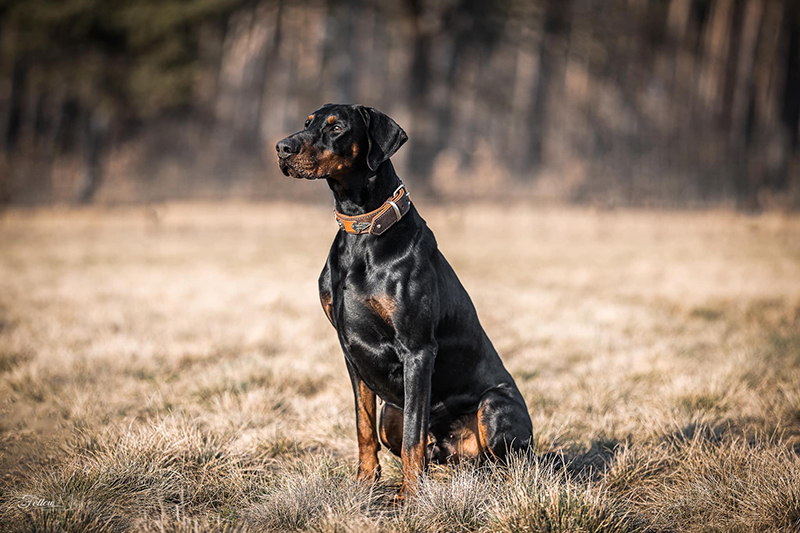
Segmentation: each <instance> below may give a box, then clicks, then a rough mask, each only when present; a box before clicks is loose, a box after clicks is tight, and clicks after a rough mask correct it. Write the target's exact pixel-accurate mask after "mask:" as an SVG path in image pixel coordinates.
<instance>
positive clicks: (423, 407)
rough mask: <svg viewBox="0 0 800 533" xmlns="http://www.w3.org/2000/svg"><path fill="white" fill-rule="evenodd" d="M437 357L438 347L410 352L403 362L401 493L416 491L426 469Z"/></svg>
mask: <svg viewBox="0 0 800 533" xmlns="http://www.w3.org/2000/svg"><path fill="white" fill-rule="evenodd" d="M435 357H436V351H435V350H434V349H426V350H419V351H415V352H412V353H409V354H408V357H407V358H406V361H405V362H404V365H403V388H404V395H405V398H404V405H403V447H402V452H401V455H402V461H403V485H402V487H401V488H400V497H401V498H402V497H404V496H405V495H406V494H414V493H416V490H417V483H418V482H419V476H420V475H421V474H422V472H423V471H424V470H425V458H426V457H427V453H426V451H427V447H428V426H429V422H430V411H431V375H432V374H433V362H434V358H435Z"/></svg>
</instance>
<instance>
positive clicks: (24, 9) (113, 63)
mask: <svg viewBox="0 0 800 533" xmlns="http://www.w3.org/2000/svg"><path fill="white" fill-rule="evenodd" d="M326 102H358V103H363V104H366V105H371V106H375V107H377V108H379V109H381V110H383V111H385V112H386V113H388V114H390V115H391V116H392V117H394V118H395V119H396V120H397V121H398V122H399V123H400V124H401V125H402V126H403V127H404V128H405V129H406V130H407V131H408V133H409V136H410V141H409V143H408V145H407V146H406V147H404V148H403V150H401V151H400V152H399V153H398V155H397V156H396V160H397V166H398V170H399V172H400V174H401V176H403V177H404V179H406V181H407V182H408V183H409V184H410V186H411V188H412V190H414V191H415V192H419V193H423V194H429V195H431V196H434V197H438V198H440V199H443V200H448V199H459V198H474V197H477V196H481V197H484V198H485V197H490V198H495V199H500V198H504V197H509V196H511V195H514V196H519V195H522V196H521V197H525V195H529V198H531V199H538V200H542V201H557V202H580V203H597V204H599V205H603V206H616V205H633V206H648V207H653V206H657V207H684V206H685V207H702V206H719V205H728V206H730V205H736V206H737V207H738V208H740V209H743V210H760V209H765V208H766V209H769V208H780V209H797V208H798V207H800V2H798V1H796V0H607V1H606V0H528V1H521V0H386V1H378V0H291V1H290V0H246V1H245V0H115V1H113V2H109V1H107V0H61V1H55V0H0V203H14V204H32V203H63V202H75V203H86V202H98V203H123V202H151V201H161V200H165V199H171V198H228V197H238V198H284V197H288V198H298V197H305V198H310V199H314V198H318V199H325V198H327V197H328V192H327V187H309V186H308V184H298V183H293V182H292V181H291V180H289V179H287V178H284V177H283V176H281V175H280V174H279V172H278V170H277V166H276V164H275V156H274V152H273V150H274V148H273V147H274V144H275V142H276V141H277V140H278V139H280V138H282V137H283V136H285V135H286V134H288V133H291V132H294V131H297V130H298V129H300V128H301V127H302V124H303V120H304V117H305V116H306V115H307V114H308V113H309V112H311V111H313V110H314V109H316V108H317V107H319V106H320V105H322V104H324V103H326Z"/></svg>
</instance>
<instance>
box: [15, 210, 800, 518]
mask: <svg viewBox="0 0 800 533" xmlns="http://www.w3.org/2000/svg"><path fill="white" fill-rule="evenodd" d="M420 209H421V210H422V214H423V216H425V217H426V218H427V220H428V223H429V225H430V226H431V227H432V228H433V230H434V232H435V233H436V236H437V239H438V242H439V246H440V248H441V249H442V251H443V252H444V254H445V256H446V257H447V258H448V259H449V260H450V262H451V264H452V265H453V267H454V268H455V270H456V272H457V273H458V274H459V276H460V278H461V280H462V282H463V284H464V285H465V287H466V289H467V290H468V291H469V293H470V295H471V296H472V298H473V301H474V303H475V305H476V307H477V309H478V314H479V316H480V318H481V320H482V322H483V325H484V328H485V329H486V331H487V332H488V334H489V336H490V338H491V339H492V340H493V342H494V343H495V346H496V347H497V349H498V351H499V352H500V354H501V356H502V357H503V359H504V361H505V363H506V365H507V367H508V368H509V369H510V370H511V372H512V374H513V375H514V377H515V379H516V380H517V384H518V385H519V387H520V390H521V391H522V393H523V395H524V397H525V399H526V401H527V403H528V407H529V409H530V412H531V417H532V419H533V424H534V432H535V450H536V452H537V453H538V454H539V456H540V458H539V460H535V461H534V460H531V459H526V458H518V459H515V460H514V461H513V462H512V464H511V465H510V466H509V467H507V468H500V467H497V466H493V465H483V466H475V465H470V464H466V465H460V466H455V467H436V468H434V469H433V470H432V471H431V473H430V476H429V478H428V479H427V480H426V481H425V482H424V484H423V485H422V488H421V492H420V495H419V496H418V497H417V498H416V499H411V500H410V501H408V502H407V503H406V504H405V505H397V504H395V503H394V501H393V498H392V496H393V494H394V492H395V491H396V489H397V487H398V486H399V482H400V470H399V463H398V461H397V460H396V459H394V458H393V457H392V456H391V455H390V454H388V452H386V451H382V452H381V462H382V464H383V479H382V480H381V481H380V482H379V483H378V484H377V485H375V486H364V485H359V484H357V483H356V482H355V481H354V479H353V478H354V473H355V466H356V465H355V457H356V440H355V423H354V412H353V410H354V408H353V400H352V393H351V389H350V384H349V381H348V378H347V372H346V370H345V365H344V361H343V358H342V354H341V351H340V349H339V346H338V343H337V340H336V336H335V334H334V331H333V329H332V328H331V326H330V324H329V323H328V321H327V319H326V318H325V315H324V314H323V311H322V309H321V306H320V303H319V299H318V295H317V291H316V287H317V285H316V282H317V276H318V274H319V271H320V269H321V267H322V265H323V263H324V261H325V257H326V255H327V252H328V249H329V246H330V242H331V239H332V238H333V235H334V233H335V232H336V225H335V223H334V221H333V216H332V214H331V210H330V206H327V205H321V206H315V205H304V204H284V203H266V204H190V205H187V204H168V205H158V206H147V207H143V206H139V207H117V208H99V207H98V208H87V209H80V210H73V209H66V208H64V209H58V208H51V209H33V210H24V209H12V210H9V211H6V212H5V213H3V214H2V215H0V216H1V217H2V218H0V372H1V374H0V431H1V432H0V476H2V479H0V524H2V526H1V527H0V529H4V530H9V531H91V530H97V531H104V530H115V531H117V530H119V531H122V530H129V531H203V530H230V531H245V530H247V531H264V530H278V531H282V530H314V531H371V530H385V531H394V530H402V531H426V530H431V531H472V530H481V531H495V530H498V531H509V532H510V531H576V530H577V531H752V530H758V531H774V530H788V529H793V528H794V529H797V528H799V527H800V456H799V455H798V452H800V218H798V217H790V216H787V215H781V214H770V215H762V216H746V215H739V214H735V213H731V212H725V211H716V212H646V211H617V212H608V211H593V210H589V209H577V208H540V207H529V206H523V205H519V206H510V207H507V206H506V207H502V206H492V205H480V204H470V205H457V206H438V205H426V204H425V203H424V202H420ZM564 465H566V466H564Z"/></svg>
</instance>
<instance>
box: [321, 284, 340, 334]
mask: <svg viewBox="0 0 800 533" xmlns="http://www.w3.org/2000/svg"><path fill="white" fill-rule="evenodd" d="M319 301H320V302H322V310H323V311H325V315H326V316H327V317H328V321H329V322H330V323H331V325H332V326H333V327H336V326H335V325H334V324H333V297H331V293H329V292H322V293H320V295H319Z"/></svg>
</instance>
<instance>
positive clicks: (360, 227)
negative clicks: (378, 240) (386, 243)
mask: <svg viewBox="0 0 800 533" xmlns="http://www.w3.org/2000/svg"><path fill="white" fill-rule="evenodd" d="M409 196H410V195H409V194H408V191H406V186H405V185H403V182H400V186H399V187H397V189H395V191H394V193H393V194H392V197H391V198H389V199H388V200H386V201H385V202H383V205H381V206H380V207H379V208H378V209H376V210H374V211H370V212H369V213H364V214H363V215H355V216H350V215H343V214H342V213H340V212H338V211H337V210H336V209H334V210H333V216H334V217H336V222H338V223H339V229H342V230H344V231H346V232H347V233H352V234H354V235H365V234H371V235H381V234H382V233H383V232H384V231H386V230H388V229H389V228H390V227H391V226H392V225H393V224H394V223H396V222H397V221H398V220H400V219H401V218H403V215H405V214H406V213H408V210H409V209H411V198H409Z"/></svg>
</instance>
